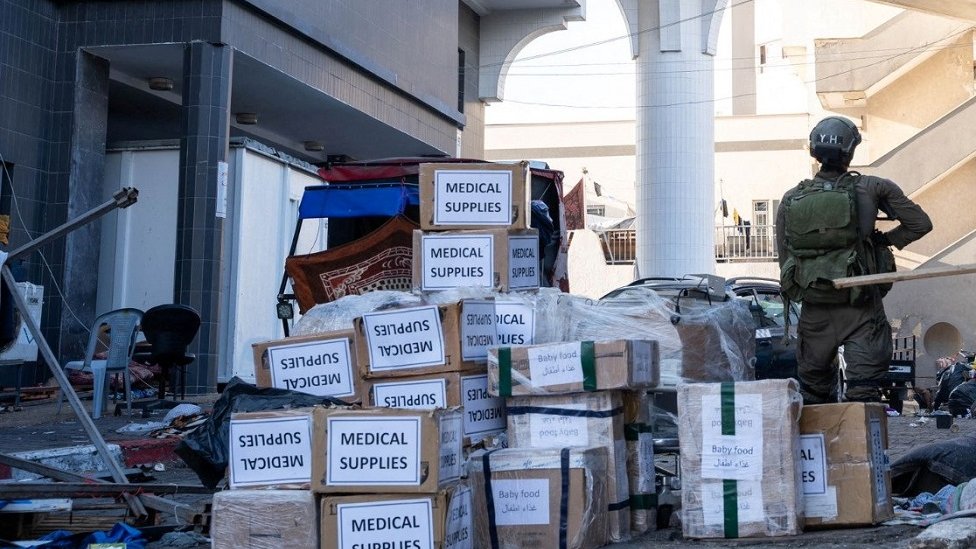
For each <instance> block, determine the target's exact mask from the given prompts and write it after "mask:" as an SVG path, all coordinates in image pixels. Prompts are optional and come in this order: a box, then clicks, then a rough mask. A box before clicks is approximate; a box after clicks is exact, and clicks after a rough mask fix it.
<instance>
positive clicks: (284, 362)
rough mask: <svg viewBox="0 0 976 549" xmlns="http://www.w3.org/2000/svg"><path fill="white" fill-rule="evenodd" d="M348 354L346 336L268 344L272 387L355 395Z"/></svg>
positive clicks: (335, 395)
mask: <svg viewBox="0 0 976 549" xmlns="http://www.w3.org/2000/svg"><path fill="white" fill-rule="evenodd" d="M349 355H350V353H349V338H345V337H344V338H340V339H330V340H325V341H312V342H308V343H296V344H293V345H279V346H276V347H269V348H268V364H269V366H270V367H271V386H272V387H277V388H279V389H290V390H293V391H302V392H303V393H308V394H310V395H316V396H334V397H346V396H352V395H355V394H356V390H355V388H354V387H353V381H352V380H353V374H352V370H353V369H352V361H351V360H350V358H349Z"/></svg>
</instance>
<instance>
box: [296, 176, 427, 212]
mask: <svg viewBox="0 0 976 549" xmlns="http://www.w3.org/2000/svg"><path fill="white" fill-rule="evenodd" d="M419 204H420V192H419V190H418V188H417V186H416V185H408V184H404V183H400V182H390V183H370V184H362V185H328V186H321V187H318V186H316V187H306V188H305V194H304V195H303V196H302V202H301V204H300V205H299V206H298V216H299V218H300V219H319V218H322V217H361V216H385V217H392V216H395V215H398V214H402V213H403V212H404V210H405V209H406V207H407V206H417V205H419Z"/></svg>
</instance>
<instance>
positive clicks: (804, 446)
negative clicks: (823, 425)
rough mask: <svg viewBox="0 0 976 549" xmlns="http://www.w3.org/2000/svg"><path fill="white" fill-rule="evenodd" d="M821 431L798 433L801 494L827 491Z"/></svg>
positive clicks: (825, 459)
mask: <svg viewBox="0 0 976 549" xmlns="http://www.w3.org/2000/svg"><path fill="white" fill-rule="evenodd" d="M826 452H827V451H826V448H825V446H824V435H823V433H817V434H813V435H800V460H799V461H798V462H797V465H798V466H799V467H800V479H801V481H802V482H803V495H804V496H807V495H816V494H825V493H827V453H826Z"/></svg>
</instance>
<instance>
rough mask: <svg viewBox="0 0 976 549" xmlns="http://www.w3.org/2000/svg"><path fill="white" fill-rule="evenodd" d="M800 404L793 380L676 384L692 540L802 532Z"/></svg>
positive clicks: (684, 510) (685, 522)
mask: <svg viewBox="0 0 976 549" xmlns="http://www.w3.org/2000/svg"><path fill="white" fill-rule="evenodd" d="M802 404H803V400H802V398H801V397H800V391H799V384H798V383H797V382H796V380H793V379H775V380H773V379H770V380H762V381H750V382H740V383H688V384H682V385H679V386H678V407H679V410H678V428H679V436H678V439H679V441H680V445H681V472H682V478H681V527H682V530H683V533H684V536H685V537H686V538H740V537H742V538H745V537H767V536H792V535H796V534H799V533H800V532H801V530H802V526H803V521H804V512H803V488H802V482H801V480H800V468H799V467H798V460H799V453H800V452H799V444H800V425H799V419H800V410H801V407H802Z"/></svg>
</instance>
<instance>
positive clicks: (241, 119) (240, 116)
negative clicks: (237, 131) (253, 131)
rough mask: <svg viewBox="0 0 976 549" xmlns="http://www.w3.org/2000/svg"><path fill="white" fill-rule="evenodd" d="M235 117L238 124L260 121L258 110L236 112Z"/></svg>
mask: <svg viewBox="0 0 976 549" xmlns="http://www.w3.org/2000/svg"><path fill="white" fill-rule="evenodd" d="M234 119H235V120H237V123H238V124H249V125H250V124H257V123H258V113H256V112H239V113H235V114H234Z"/></svg>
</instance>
